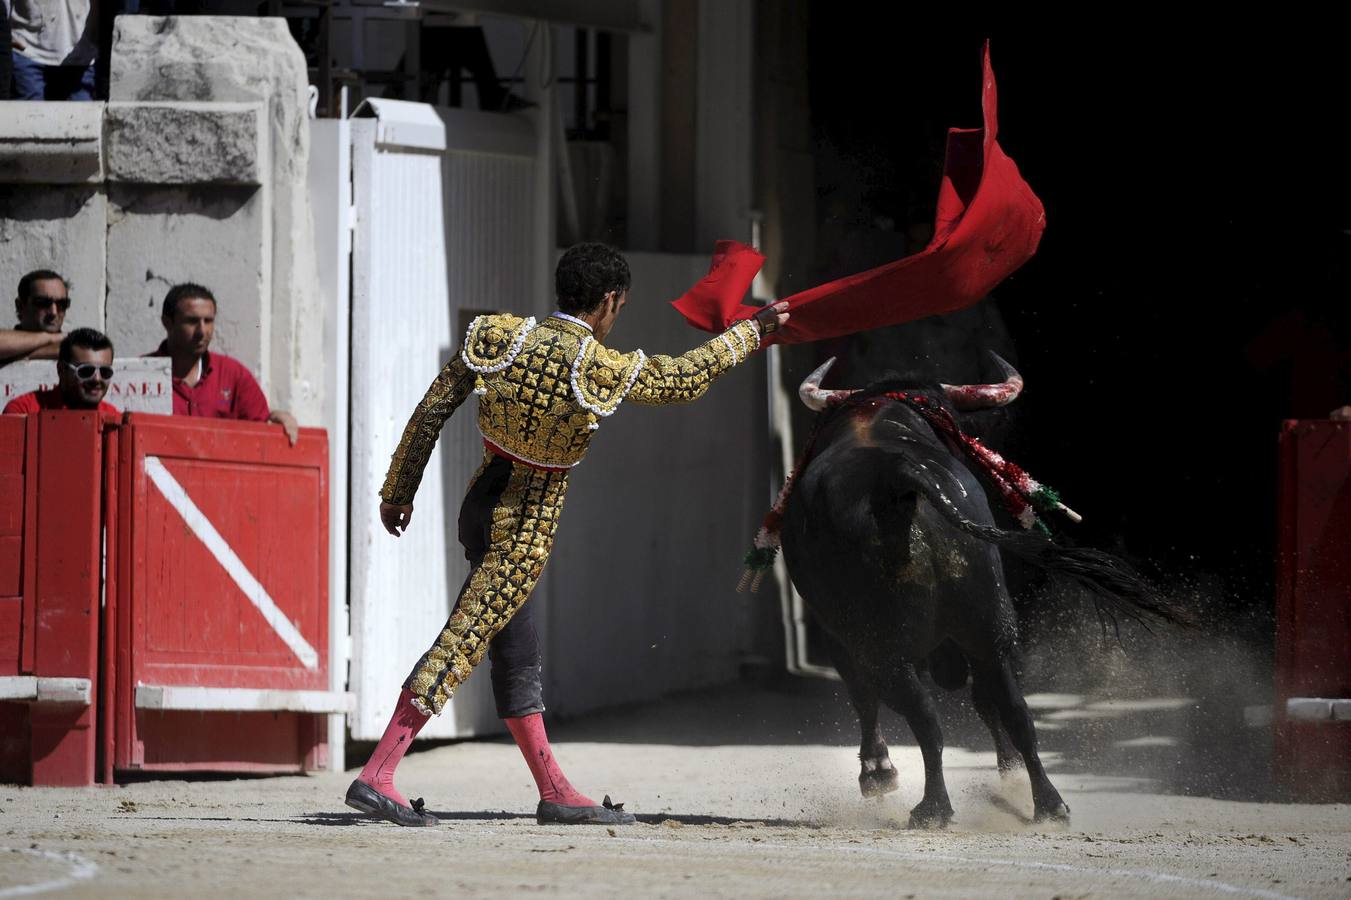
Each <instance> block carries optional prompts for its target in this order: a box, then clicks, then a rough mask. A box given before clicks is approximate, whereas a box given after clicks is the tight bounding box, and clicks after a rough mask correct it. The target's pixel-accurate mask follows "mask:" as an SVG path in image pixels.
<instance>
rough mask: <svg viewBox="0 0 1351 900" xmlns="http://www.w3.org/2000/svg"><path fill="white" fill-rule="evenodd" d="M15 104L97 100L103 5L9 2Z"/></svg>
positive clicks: (68, 0) (70, 0)
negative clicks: (100, 8)
mask: <svg viewBox="0 0 1351 900" xmlns="http://www.w3.org/2000/svg"><path fill="white" fill-rule="evenodd" d="M8 7H9V27H10V40H11V41H12V42H13V47H14V50H13V52H14V94H13V97H14V99H15V100H93V99H94V59H95V57H97V56H98V33H99V32H98V4H97V3H95V2H92V0H9V3H8Z"/></svg>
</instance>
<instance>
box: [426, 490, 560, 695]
mask: <svg viewBox="0 0 1351 900" xmlns="http://www.w3.org/2000/svg"><path fill="white" fill-rule="evenodd" d="M480 471H482V470H481V469H480ZM567 488H568V476H567V473H566V472H547V471H543V470H541V469H535V468H531V467H530V466H526V465H521V464H516V465H513V467H512V471H511V477H510V479H509V480H508V482H507V487H506V489H505V490H504V491H503V492H502V496H501V498H500V499H499V500H498V501H497V505H496V506H495V507H494V508H493V512H492V533H491V543H490V544H489V548H488V552H487V553H486V554H484V557H483V560H482V561H481V562H480V563H479V564H478V565H477V566H475V567H474V568H473V569H472V570H471V571H470V573H469V580H468V582H467V583H466V584H465V587H464V590H463V591H462V592H461V593H460V596H459V599H458V601H457V602H456V605H455V609H454V612H452V613H451V615H450V619H449V620H447V622H446V626H445V628H444V629H442V631H441V634H440V635H439V636H438V637H437V639H436V642H435V643H434V644H432V646H431V649H429V650H428V651H427V652H426V653H424V654H423V655H422V659H420V660H418V664H417V665H416V666H415V667H414V668H413V672H412V674H410V675H409V676H408V680H407V681H406V682H404V687H405V688H407V689H408V690H409V691H411V692H412V693H413V694H414V700H413V703H414V705H416V706H417V707H418V709H420V710H421V711H422V712H423V713H426V714H427V715H439V714H440V712H441V710H442V708H443V707H444V706H445V705H446V701H447V700H449V699H450V698H451V697H452V696H453V695H454V693H455V689H456V688H457V687H458V686H459V685H461V684H463V683H464V682H465V680H466V679H468V678H469V675H470V673H471V672H473V670H474V668H475V667H476V666H477V665H478V664H479V663H480V662H482V661H483V657H484V655H485V654H487V652H488V645H489V643H490V642H491V641H492V639H493V637H494V636H496V634H497V633H498V632H499V631H501V630H502V629H503V628H505V627H506V624H507V622H508V621H510V620H511V617H512V616H513V615H515V613H516V610H518V609H520V608H521V605H522V604H523V603H525V601H526V599H527V598H529V596H530V592H531V590H533V589H534V587H535V583H536V582H537V581H538V580H539V577H540V574H541V573H542V572H543V571H544V564H545V563H546V562H547V561H548V559H549V550H550V548H551V547H552V546H553V539H554V533H555V531H556V530H557V529H558V517H559V514H560V513H561V512H562V510H563V497H564V495H565V494H566V493H567Z"/></svg>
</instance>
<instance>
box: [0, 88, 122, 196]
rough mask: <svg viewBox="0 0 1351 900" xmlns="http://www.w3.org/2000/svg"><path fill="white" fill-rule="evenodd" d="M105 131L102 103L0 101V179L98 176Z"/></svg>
mask: <svg viewBox="0 0 1351 900" xmlns="http://www.w3.org/2000/svg"><path fill="white" fill-rule="evenodd" d="M102 137H103V104H102V103H30V102H26V101H21V100H9V101H4V102H0V184H82V183H86V182H97V181H100V180H101V179H102V177H103V165H102V158H101V152H100V150H101V146H102Z"/></svg>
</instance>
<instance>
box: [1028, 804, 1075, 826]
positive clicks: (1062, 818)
mask: <svg viewBox="0 0 1351 900" xmlns="http://www.w3.org/2000/svg"><path fill="white" fill-rule="evenodd" d="M1032 821H1033V822H1054V823H1056V824H1057V825H1068V824H1069V823H1070V808H1069V804H1067V803H1066V802H1065V801H1064V800H1059V801H1057V802H1056V803H1052V804H1048V805H1047V806H1039V807H1037V809H1036V811H1035V812H1034V813H1033V814H1032Z"/></svg>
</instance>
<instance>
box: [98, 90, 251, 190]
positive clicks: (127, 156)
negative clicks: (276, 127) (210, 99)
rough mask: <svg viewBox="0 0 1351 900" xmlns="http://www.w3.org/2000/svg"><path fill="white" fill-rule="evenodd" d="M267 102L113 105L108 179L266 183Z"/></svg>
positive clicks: (107, 129) (107, 133)
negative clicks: (265, 112)
mask: <svg viewBox="0 0 1351 900" xmlns="http://www.w3.org/2000/svg"><path fill="white" fill-rule="evenodd" d="M264 109H265V106H264V104H263V103H262V102H254V103H210V104H206V103H186V102H180V101H168V102H159V103H118V102H114V103H109V104H108V110H107V114H106V115H105V117H104V132H103V133H104V148H105V149H104V157H105V160H106V164H105V167H106V170H107V177H108V180H109V181H122V182H132V183H139V184H246V185H257V184H262V183H263V180H264V179H265V178H266V177H267V167H268V162H269V161H268V158H267V134H268V132H267V121H266V119H265V118H264V115H263V113H264Z"/></svg>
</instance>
